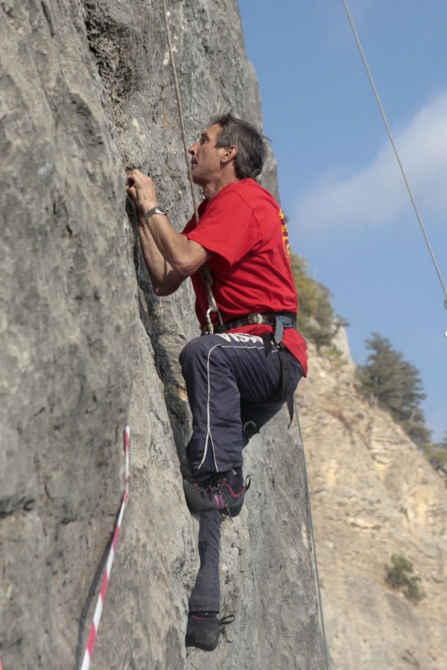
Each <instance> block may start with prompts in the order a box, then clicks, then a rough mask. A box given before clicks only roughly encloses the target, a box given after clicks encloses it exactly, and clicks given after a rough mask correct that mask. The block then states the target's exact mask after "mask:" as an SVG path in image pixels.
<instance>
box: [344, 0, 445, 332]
mask: <svg viewBox="0 0 447 670" xmlns="http://www.w3.org/2000/svg"><path fill="white" fill-rule="evenodd" d="M342 2H343V6H344V8H345V11H346V15H347V17H348V20H349V24H350V26H351V29H352V32H353V34H354V38H355V41H356V43H357V47H358V50H359V52H360V55H361V57H362V61H363V65H364V66H365V70H366V73H367V75H368V79H369V82H370V84H371V88H372V90H373V92H374V96H375V98H376V101H377V104H378V106H379V109H380V113H381V115H382V119H383V122H384V124H385V128H386V130H387V133H388V137H389V138H390V142H391V146H392V147H393V151H394V154H395V156H396V159H397V162H398V164H399V168H400V171H401V173H402V177H403V180H404V182H405V186H406V187H407V191H408V195H409V196H410V200H411V203H412V205H413V209H414V211H415V213H416V217H417V219H418V221H419V225H420V227H421V230H422V234H423V236H424V239H425V242H426V245H427V248H428V251H429V253H430V256H431V259H432V262H433V265H434V267H435V270H436V272H437V275H438V278H439V281H440V283H441V287H442V290H443V292H444V307H445V308H446V309H447V289H446V287H445V284H444V281H443V279H442V275H441V271H440V269H439V266H438V263H437V262H436V258H435V254H434V252H433V249H432V247H431V244H430V240H429V239H428V235H427V232H426V230H425V226H424V224H423V223H422V218H421V215H420V213H419V210H418V207H417V205H416V200H415V199H414V196H413V192H412V190H411V188H410V184H409V182H408V179H407V176H406V174H405V170H404V167H403V164H402V161H401V159H400V156H399V152H398V150H397V146H396V143H395V141H394V137H393V134H392V132H391V128H390V126H389V123H388V120H387V118H386V115H385V110H384V109H383V106H382V103H381V101H380V97H379V93H378V91H377V88H376V86H375V84H374V80H373V78H372V74H371V71H370V69H369V66H368V62H367V60H366V56H365V54H364V52H363V48H362V45H361V43H360V38H359V36H358V34H357V30H356V28H355V24H354V21H353V19H352V16H351V12H350V11H349V7H348V3H347V0H342ZM444 334H445V336H446V337H447V331H446V332H445V333H444Z"/></svg>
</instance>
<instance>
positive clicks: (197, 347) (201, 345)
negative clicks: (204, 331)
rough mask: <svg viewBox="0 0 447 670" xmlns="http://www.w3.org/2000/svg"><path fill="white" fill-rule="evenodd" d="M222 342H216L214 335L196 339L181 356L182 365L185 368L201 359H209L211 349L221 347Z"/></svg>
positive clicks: (183, 350) (191, 341) (186, 346)
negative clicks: (193, 361) (191, 362)
mask: <svg viewBox="0 0 447 670" xmlns="http://www.w3.org/2000/svg"><path fill="white" fill-rule="evenodd" d="M219 344H220V340H217V341H216V338H215V336H213V335H203V336H202V337H194V338H193V339H192V340H190V341H189V342H188V344H186V345H185V347H184V348H183V349H182V352H181V354H180V357H179V360H180V365H181V366H182V367H184V366H185V365H187V364H188V362H190V361H192V360H197V359H201V358H207V357H208V354H209V352H210V350H211V349H213V348H214V347H216V346H219Z"/></svg>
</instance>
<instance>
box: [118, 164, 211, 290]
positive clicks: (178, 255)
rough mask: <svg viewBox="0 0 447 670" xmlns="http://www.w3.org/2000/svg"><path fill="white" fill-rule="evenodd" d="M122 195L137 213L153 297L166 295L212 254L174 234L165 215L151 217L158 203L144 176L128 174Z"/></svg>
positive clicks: (135, 173) (150, 180) (152, 187)
mask: <svg viewBox="0 0 447 670" xmlns="http://www.w3.org/2000/svg"><path fill="white" fill-rule="evenodd" d="M126 192H127V194H128V195H129V196H130V197H131V199H132V200H133V202H134V203H135V206H136V209H137V217H138V229H139V235H140V241H141V247H142V251H143V256H144V260H145V263H146V267H147V269H148V272H149V274H150V276H151V279H152V282H153V284H154V290H155V292H156V293H157V295H169V294H170V293H172V292H173V291H175V290H176V289H177V288H178V287H179V286H180V284H181V283H182V281H183V280H184V279H185V278H186V277H189V276H190V275H192V274H194V273H195V272H197V270H198V269H199V268H200V267H201V266H202V265H204V264H205V263H206V262H207V261H208V260H209V259H210V258H211V256H213V253H212V252H210V251H208V250H207V249H205V248H204V247H202V246H201V245H200V244H198V243H197V242H194V240H189V239H188V238H187V237H186V236H185V235H181V234H180V233H178V232H177V231H176V230H175V228H173V227H172V226H171V224H170V223H169V221H168V218H167V216H166V215H165V214H158V213H151V212H152V211H153V210H154V208H155V207H157V206H158V199H157V195H156V192H155V187H154V184H153V181H152V179H151V178H150V177H149V176H148V175H145V174H143V173H142V172H141V171H140V170H134V171H133V172H131V173H130V175H128V177H127V187H126ZM149 213H151V214H150V216H147V215H148V214H149Z"/></svg>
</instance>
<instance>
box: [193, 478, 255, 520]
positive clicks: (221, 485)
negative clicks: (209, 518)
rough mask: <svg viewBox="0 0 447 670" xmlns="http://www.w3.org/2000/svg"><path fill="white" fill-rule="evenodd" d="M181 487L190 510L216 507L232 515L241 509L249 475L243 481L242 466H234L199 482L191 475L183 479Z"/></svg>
mask: <svg viewBox="0 0 447 670" xmlns="http://www.w3.org/2000/svg"><path fill="white" fill-rule="evenodd" d="M183 487H184V490H185V497H186V502H187V503H188V507H189V509H190V510H191V512H209V511H211V510H213V509H217V510H220V511H221V512H222V514H227V515H228V516H230V517H233V516H237V515H238V514H239V513H240V511H241V509H242V506H243V504H244V496H245V493H246V491H248V489H249V488H250V477H247V479H246V480H245V482H244V478H243V475H242V468H235V469H233V470H229V471H228V472H217V473H216V474H215V475H212V476H211V477H209V478H208V479H206V480H205V481H201V482H199V481H197V479H195V478H193V477H192V478H190V479H185V480H184V482H183Z"/></svg>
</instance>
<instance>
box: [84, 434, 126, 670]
mask: <svg viewBox="0 0 447 670" xmlns="http://www.w3.org/2000/svg"><path fill="white" fill-rule="evenodd" d="M123 442H124V444H123V448H124V455H125V461H126V484H125V487H124V493H123V497H122V501H121V507H120V510H119V513H118V518H117V521H116V524H115V529H114V532H113V541H112V544H111V547H110V550H109V555H108V558H107V565H106V568H105V570H104V575H103V579H102V584H101V590H100V592H99V596H98V601H97V603H96V608H95V613H94V615H93V623H92V627H91V629H90V634H89V636H88V642H87V647H86V650H85V653H84V660H83V661H82V665H81V670H88V669H89V667H90V663H91V660H92V655H93V648H94V646H95V642H96V636H97V634H98V628H99V622H100V620H101V615H102V608H103V606H104V601H105V598H106V593H107V587H108V585H109V580H110V573H111V571H112V564H113V559H114V558H115V552H116V546H117V544H118V536H119V534H120V530H121V523H122V520H123V515H124V510H125V508H126V503H127V500H128V498H129V485H130V468H129V454H130V428H129V426H126V429H125V431H124V434H123Z"/></svg>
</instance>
